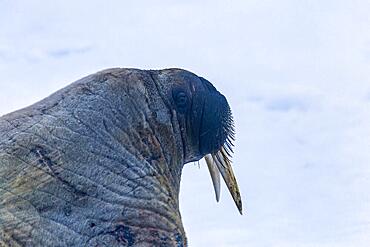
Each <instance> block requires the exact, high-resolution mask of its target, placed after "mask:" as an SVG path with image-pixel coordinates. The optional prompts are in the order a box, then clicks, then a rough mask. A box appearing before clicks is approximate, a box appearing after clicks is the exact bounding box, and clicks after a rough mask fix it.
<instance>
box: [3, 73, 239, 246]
mask: <svg viewBox="0 0 370 247" xmlns="http://www.w3.org/2000/svg"><path fill="white" fill-rule="evenodd" d="M0 137H1V138H0V164H1V165H0V188H4V189H5V190H4V189H3V190H4V191H5V193H0V202H1V203H0V204H1V205H0V208H1V211H2V213H1V214H0V246H2V245H4V243H5V245H6V246H8V245H11V246H13V245H14V244H13V243H16V244H15V245H18V241H20V242H19V243H21V245H32V246H46V245H47V246H49V245H53V246H56V245H57V246H60V245H63V246H64V245H68V246H103V245H104V246H123V245H124V246H134V245H135V246H137V245H139V246H144V245H145V246H187V240H186V236H185V231H184V229H183V225H182V221H181V215H180V211H179V200H178V197H179V189H180V180H181V171H182V168H183V166H184V164H186V163H189V162H193V161H198V160H200V159H202V158H203V157H205V159H206V163H207V165H208V168H209V171H210V173H211V177H212V180H213V184H214V188H215V192H216V199H217V200H218V199H219V194H220V173H221V174H222V176H223V178H224V180H225V182H226V185H227V187H228V189H229V191H230V192H231V195H232V197H233V199H234V201H235V203H236V205H237V207H238V209H239V212H240V213H241V211H242V204H241V199H240V194H239V189H238V185H237V183H236V180H235V177H234V175H233V172H232V169H231V162H230V156H231V154H232V141H233V140H234V130H233V120H232V115H231V111H230V107H229V105H228V103H227V100H226V99H225V97H224V96H223V95H222V94H221V93H219V92H218V91H217V90H216V89H215V88H214V87H213V86H212V84H211V83H210V82H208V81H207V80H205V79H204V78H201V77H198V76H197V75H195V74H193V73H191V72H188V71H185V70H181V69H165V70H150V71H147V70H138V69H120V68H115V69H108V70H104V71H101V72H98V73H95V74H92V75H90V76H87V77H85V78H82V79H81V80H78V81H76V82H74V83H72V84H70V85H69V86H67V87H65V88H63V89H61V90H59V91H57V92H56V93H54V94H52V95H51V96H49V97H47V98H45V99H43V100H41V101H39V102H37V103H35V104H33V105H31V106H29V107H26V108H24V109H21V110H19V111H16V112H13V113H10V114H8V115H5V116H3V117H0ZM0 191H1V189H0ZM14 216H16V217H14ZM45 229H47V230H45ZM4 236H5V237H4ZM56 236H57V237H56ZM13 240H14V241H15V242H14V241H13ZM2 243H3V244H2ZM67 243H68V244H67Z"/></svg>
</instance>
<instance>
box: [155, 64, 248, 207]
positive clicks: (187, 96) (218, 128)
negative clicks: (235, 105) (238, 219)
mask: <svg viewBox="0 0 370 247" xmlns="http://www.w3.org/2000/svg"><path fill="white" fill-rule="evenodd" d="M155 74H156V78H157V79H156V80H155V81H156V82H157V83H158V86H159V87H161V91H162V92H164V94H165V95H164V98H166V99H168V105H169V107H170V108H171V109H172V111H173V113H174V114H176V116H177V119H178V121H179V125H180V128H181V136H182V142H183V152H184V154H183V155H184V162H185V163H188V162H192V161H198V160H200V159H202V158H203V157H204V158H205V160H206V163H207V165H208V169H209V171H210V174H211V178H212V182H213V186H214V189H215V194H216V200H217V201H218V200H219V196H220V175H219V174H220V173H221V174H222V176H223V178H224V180H225V183H226V185H227V187H228V189H229V191H230V193H231V195H232V197H233V199H234V201H235V203H236V206H237V207H238V210H239V212H240V213H242V202H241V197H240V193H239V188H238V185H237V182H236V179H235V176H234V174H233V171H232V168H231V160H230V158H231V154H232V153H233V150H232V147H233V141H234V139H235V133H234V123H233V117H232V114H231V110H230V106H229V104H228V102H227V100H226V98H225V96H223V95H222V94H221V93H220V92H218V91H217V89H216V88H215V87H214V86H213V85H212V84H211V83H210V82H209V81H207V80H206V79H204V78H202V77H198V76H197V75H195V74H193V73H190V72H188V71H185V70H181V69H168V70H161V71H156V72H155Z"/></svg>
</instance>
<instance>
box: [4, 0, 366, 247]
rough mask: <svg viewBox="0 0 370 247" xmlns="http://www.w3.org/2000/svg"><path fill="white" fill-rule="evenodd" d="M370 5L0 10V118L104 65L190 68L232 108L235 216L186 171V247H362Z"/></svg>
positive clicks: (60, 5)
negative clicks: (241, 210) (239, 206)
mask: <svg viewBox="0 0 370 247" xmlns="http://www.w3.org/2000/svg"><path fill="white" fill-rule="evenodd" d="M369 13H370V2H369V1H367V0H362V1H360V0H351V1H341V0H336V1H334V0H326V1H319V0H311V1H293V0H281V1H272V0H269V1H263V0H262V1H261V0H259V1H257V0H239V1H210V0H209V1H170V0H168V1H149V0H148V1H91V0H90V1H66V0H64V1H33V0H32V1H31V0H30V1H16V0H0V75H1V79H0V115H1V114H5V113H7V112H10V111H13V110H15V109H18V108H21V107H24V106H26V105H29V104H31V103H33V102H35V101H36V100H39V99H41V98H43V97H45V96H47V95H49V94H50V93H52V92H53V91H55V90H57V89H59V88H62V87H64V86H66V85H67V84H68V83H70V82H72V81H74V80H77V79H79V78H81V77H83V76H85V75H87V74H90V73H93V72H96V71H98V70H101V69H104V68H108V67H137V68H166V67H181V68H185V69H189V70H191V71H193V72H195V73H197V74H198V75H201V76H203V77H205V78H207V79H208V80H210V81H211V82H212V83H213V84H214V85H215V86H216V87H217V88H218V89H219V90H220V91H221V92H222V93H223V94H224V95H226V97H227V98H228V100H229V102H230V104H231V107H232V110H233V113H234V118H235V121H236V130H237V141H236V149H235V156H234V170H235V174H236V176H237V179H238V182H239V184H240V189H241V192H242V197H243V202H244V205H245V215H243V216H240V215H239V214H238V212H237V210H236V208H235V206H234V205H233V202H232V199H231V197H230V196H229V194H228V192H227V191H226V190H225V186H223V190H222V194H221V201H220V203H216V202H215V199H214V194H213V189H212V184H211V180H210V178H209V175H208V171H207V168H206V166H205V165H204V164H203V162H201V166H200V168H198V166H197V165H193V164H189V165H187V166H186V168H185V169H184V171H183V178H182V188H181V211H182V216H183V221H184V224H185V229H186V232H187V236H188V239H189V243H190V246H258V247H259V246H261V247H262V246H287V247H290V246H292V247H293V246H304V247H308V246H315V247H316V246H319V247H324V246H325V247H329V246H359V247H362V246H363V247H365V246H368V245H369V243H370V165H369V162H370V15H369Z"/></svg>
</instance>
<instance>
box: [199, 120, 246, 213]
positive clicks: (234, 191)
mask: <svg viewBox="0 0 370 247" xmlns="http://www.w3.org/2000/svg"><path fill="white" fill-rule="evenodd" d="M224 130H225V132H226V133H228V135H227V138H226V140H225V142H224V144H223V145H222V146H221V148H220V149H219V150H218V151H216V152H213V153H210V154H207V155H205V156H204V158H205V160H206V163H207V166H208V170H209V173H210V174H211V178H212V183H213V188H214V190H215V194H216V201H217V202H218V201H219V200H220V189H221V183H220V173H221V175H222V177H223V179H224V181H225V183H226V186H227V188H228V189H229V192H230V194H231V196H232V198H233V200H234V202H235V204H236V207H237V208H238V210H239V213H240V214H243V212H242V200H241V197H240V192H239V187H238V184H237V182H236V179H235V176H234V172H233V170H232V168H231V156H232V153H233V146H234V145H233V141H235V131H234V123H233V120H232V116H231V114H230V115H229V117H228V119H227V122H226V125H225V127H224Z"/></svg>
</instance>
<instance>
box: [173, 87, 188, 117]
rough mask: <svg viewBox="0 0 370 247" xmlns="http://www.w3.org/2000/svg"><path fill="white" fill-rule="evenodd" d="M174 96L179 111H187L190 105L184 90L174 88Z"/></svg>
mask: <svg viewBox="0 0 370 247" xmlns="http://www.w3.org/2000/svg"><path fill="white" fill-rule="evenodd" d="M173 98H174V101H175V104H176V108H177V110H178V111H179V112H181V113H184V112H186V109H187V106H188V96H187V95H186V93H185V92H184V91H180V90H174V92H173Z"/></svg>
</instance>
